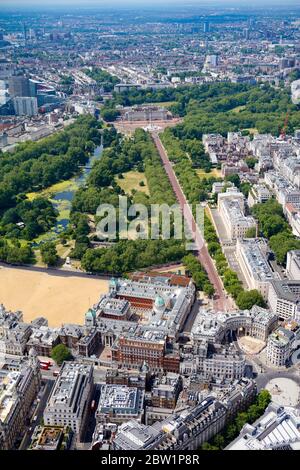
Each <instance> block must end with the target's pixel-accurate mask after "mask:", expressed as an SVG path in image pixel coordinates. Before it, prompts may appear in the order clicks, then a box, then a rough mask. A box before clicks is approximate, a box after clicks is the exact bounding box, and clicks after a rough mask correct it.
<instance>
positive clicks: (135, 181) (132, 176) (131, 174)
mask: <svg viewBox="0 0 300 470" xmlns="http://www.w3.org/2000/svg"><path fill="white" fill-rule="evenodd" d="M123 176H124V178H116V182H117V184H118V185H119V186H120V187H121V188H122V189H123V191H125V193H126V194H132V190H133V189H135V190H136V191H141V192H143V193H146V194H149V188H148V184H147V180H146V177H145V174H144V173H140V172H138V171H128V172H127V173H123ZM140 181H143V182H144V184H145V186H140V185H139V183H140Z"/></svg>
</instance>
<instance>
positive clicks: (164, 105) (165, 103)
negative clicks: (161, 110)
mask: <svg viewBox="0 0 300 470" xmlns="http://www.w3.org/2000/svg"><path fill="white" fill-rule="evenodd" d="M173 104H176V101H160V102H159V103H146V105H147V106H162V107H165V108H167V107H169V106H172V105H173Z"/></svg>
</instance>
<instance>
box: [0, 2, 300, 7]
mask: <svg viewBox="0 0 300 470" xmlns="http://www.w3.org/2000/svg"><path fill="white" fill-rule="evenodd" d="M165 4H176V5H181V6H183V7H184V6H190V5H191V6H192V5H195V6H196V5H199V6H202V5H203V6H204V5H205V6H209V5H223V6H225V5H228V6H230V5H235V6H247V7H249V6H250V7H251V6H256V5H257V6H260V7H263V6H264V5H266V6H267V5H268V6H269V5H272V4H273V5H282V6H287V5H299V0H251V2H249V0H0V8H1V6H5V7H9V6H11V7H15V6H18V7H21V6H23V7H30V6H35V7H46V6H52V7H53V6H72V5H73V6H76V7H78V6H80V7H88V6H105V7H116V6H124V7H126V6H133V5H135V6H143V5H160V6H162V7H163V6H164V5H165Z"/></svg>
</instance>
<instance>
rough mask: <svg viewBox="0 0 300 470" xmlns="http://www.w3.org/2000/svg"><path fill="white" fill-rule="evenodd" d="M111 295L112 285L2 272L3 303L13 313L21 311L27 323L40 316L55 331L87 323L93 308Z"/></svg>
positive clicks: (4, 269) (0, 294) (0, 292)
mask: <svg viewBox="0 0 300 470" xmlns="http://www.w3.org/2000/svg"><path fill="white" fill-rule="evenodd" d="M107 292H108V281H105V280H102V279H101V280H100V279H93V278H91V279H89V278H83V277H76V276H68V277H63V276H58V275H52V274H48V273H43V272H42V273H41V272H37V271H28V270H25V269H14V268H9V267H2V268H0V299H1V303H3V304H4V305H5V307H6V308H7V309H10V310H21V311H22V312H23V314H24V321H25V322H30V321H31V320H33V319H34V318H36V317H38V316H44V317H46V318H47V319H48V322H49V325H50V326H52V327H56V326H60V325H61V324H62V323H78V324H83V323H84V315H85V313H86V311H87V310H88V308H89V307H91V306H92V305H93V304H94V303H96V302H97V301H98V299H99V298H100V295H101V294H105V293H107Z"/></svg>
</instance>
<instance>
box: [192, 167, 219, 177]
mask: <svg viewBox="0 0 300 470" xmlns="http://www.w3.org/2000/svg"><path fill="white" fill-rule="evenodd" d="M196 173H197V175H198V176H199V178H209V177H210V176H214V177H215V178H222V176H221V170H218V169H217V168H213V169H212V170H211V171H210V172H209V173H206V171H204V170H196Z"/></svg>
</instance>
